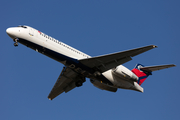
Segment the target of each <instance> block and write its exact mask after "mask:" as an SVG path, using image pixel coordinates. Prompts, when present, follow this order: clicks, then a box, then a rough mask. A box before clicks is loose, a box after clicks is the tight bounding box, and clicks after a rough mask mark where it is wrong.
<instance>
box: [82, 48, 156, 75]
mask: <svg viewBox="0 0 180 120" xmlns="http://www.w3.org/2000/svg"><path fill="white" fill-rule="evenodd" d="M155 47H157V46H155V45H149V46H145V47H141V48H136V49H131V50H127V51H122V52H118V53H113V54H108V55H103V56H98V57H92V58H87V59H82V60H79V61H80V62H81V63H82V64H84V65H86V66H88V67H90V68H93V69H95V70H98V71H99V72H101V73H102V72H105V71H107V70H109V69H112V68H114V67H116V66H118V65H121V64H124V63H126V62H128V61H130V60H132V58H131V57H134V56H136V55H138V54H141V53H143V52H146V51H148V50H151V49H153V48H155Z"/></svg>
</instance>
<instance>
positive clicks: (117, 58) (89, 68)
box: [6, 25, 175, 100]
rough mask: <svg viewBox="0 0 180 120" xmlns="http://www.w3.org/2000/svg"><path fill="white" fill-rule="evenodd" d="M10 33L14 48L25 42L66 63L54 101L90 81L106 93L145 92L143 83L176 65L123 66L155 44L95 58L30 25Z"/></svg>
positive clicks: (38, 50)
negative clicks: (123, 91)
mask: <svg viewBox="0 0 180 120" xmlns="http://www.w3.org/2000/svg"><path fill="white" fill-rule="evenodd" d="M6 32H7V34H8V35H9V36H10V37H11V38H12V39H13V41H14V46H18V43H21V44H23V45H25V46H27V47H29V48H32V49H33V50H35V51H37V52H39V53H42V54H44V55H46V56H48V57H50V58H52V59H54V60H56V61H58V62H60V63H62V64H64V68H63V70H62V72H61V73H60V75H59V77H58V79H57V81H56V83H55V85H54V87H53V88H52V90H51V92H50V93H49V96H48V98H49V99H50V100H52V99H54V98H55V97H56V96H58V95H59V94H61V93H63V92H65V93H67V92H69V91H70V90H72V89H74V88H75V87H80V86H82V84H83V83H84V82H85V81H86V78H89V79H90V81H91V83H92V84H93V85H94V86H95V87H97V88H100V89H102V90H107V91H111V92H116V91H117V89H118V88H122V89H130V90H135V91H139V92H143V88H142V87H141V84H142V83H143V82H144V80H145V79H146V78H147V77H148V76H149V75H152V71H156V70H160V69H165V68H169V67H173V66H175V65H174V64H170V65H159V66H150V67H144V66H143V65H141V64H137V65H136V66H135V68H134V69H133V70H129V69H127V68H126V67H124V66H123V65H122V64H124V63H126V62H128V61H130V60H132V57H134V56H136V55H138V54H141V53H143V52H146V51H148V50H151V49H153V48H156V47H157V46H155V45H149V46H145V47H140V48H136V49H131V50H126V51H122V52H117V53H113V54H107V55H101V56H97V57H91V56H89V55H87V54H85V53H83V52H81V51H79V50H77V49H75V48H73V47H71V46H69V45H67V44H65V43H63V42H61V41H58V40H56V39H54V38H53V37H51V36H48V35H46V34H44V33H43V32H40V31H39V30H36V29H34V28H32V27H29V26H24V25H23V26H18V27H11V28H8V29H7V30H6Z"/></svg>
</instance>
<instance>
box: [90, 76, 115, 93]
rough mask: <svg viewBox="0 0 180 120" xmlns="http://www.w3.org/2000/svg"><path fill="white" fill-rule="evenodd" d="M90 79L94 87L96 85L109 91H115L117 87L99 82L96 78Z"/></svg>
mask: <svg viewBox="0 0 180 120" xmlns="http://www.w3.org/2000/svg"><path fill="white" fill-rule="evenodd" d="M90 81H91V83H92V84H93V85H94V86H95V87H97V88H99V89H101V90H107V91H111V92H116V91H117V88H114V87H111V86H109V85H106V84H104V83H102V82H100V81H98V80H93V79H90Z"/></svg>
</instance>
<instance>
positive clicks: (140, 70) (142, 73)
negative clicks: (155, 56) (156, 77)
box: [132, 64, 176, 85]
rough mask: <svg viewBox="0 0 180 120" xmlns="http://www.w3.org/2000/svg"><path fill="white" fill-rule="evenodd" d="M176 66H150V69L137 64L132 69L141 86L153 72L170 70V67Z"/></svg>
mask: <svg viewBox="0 0 180 120" xmlns="http://www.w3.org/2000/svg"><path fill="white" fill-rule="evenodd" d="M174 66H176V65H174V64H169V65H158V66H148V67H144V66H143V65H141V64H137V65H136V66H135V68H134V69H132V72H133V73H134V74H136V76H137V77H139V79H138V82H137V83H138V84H139V85H141V84H142V83H143V82H144V81H145V80H146V78H147V77H148V76H149V75H152V72H153V71H156V70H161V69H165V68H170V67H174Z"/></svg>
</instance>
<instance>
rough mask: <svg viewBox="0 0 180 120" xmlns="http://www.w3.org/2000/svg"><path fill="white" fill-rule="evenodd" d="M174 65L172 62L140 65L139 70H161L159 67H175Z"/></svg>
mask: <svg viewBox="0 0 180 120" xmlns="http://www.w3.org/2000/svg"><path fill="white" fill-rule="evenodd" d="M175 66H176V65H174V64H169V65H158V66H147V67H141V68H140V70H144V71H149V72H152V71H156V70H161V69H165V68H170V67H175Z"/></svg>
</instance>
